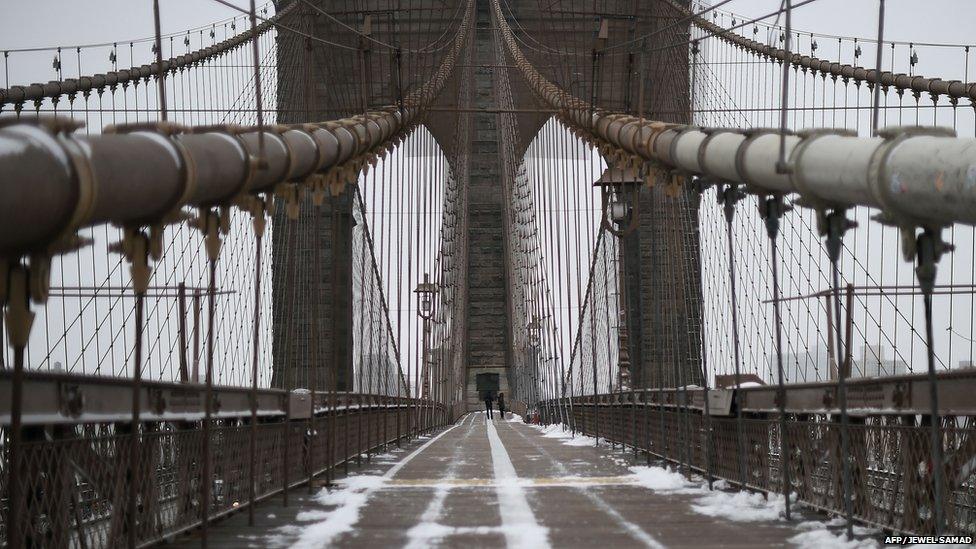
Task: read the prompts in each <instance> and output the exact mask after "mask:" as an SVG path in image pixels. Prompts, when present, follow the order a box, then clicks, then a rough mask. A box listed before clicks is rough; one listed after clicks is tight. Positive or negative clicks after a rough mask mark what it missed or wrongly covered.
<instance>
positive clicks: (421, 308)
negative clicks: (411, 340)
mask: <svg viewBox="0 0 976 549" xmlns="http://www.w3.org/2000/svg"><path fill="white" fill-rule="evenodd" d="M414 293H415V294H417V308H418V313H417V314H419V315H420V318H422V319H424V320H430V318H431V316H432V315H433V312H434V294H436V293H437V285H436V284H434V283H432V282H430V275H428V274H427V273H424V281H423V282H421V283H420V284H417V289H416V290H414Z"/></svg>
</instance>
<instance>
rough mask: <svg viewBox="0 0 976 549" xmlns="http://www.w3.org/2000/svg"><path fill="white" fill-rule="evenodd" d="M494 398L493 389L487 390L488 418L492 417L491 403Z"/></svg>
mask: <svg viewBox="0 0 976 549" xmlns="http://www.w3.org/2000/svg"><path fill="white" fill-rule="evenodd" d="M493 400H494V399H493V398H492V396H491V391H485V410H487V411H488V419H491V405H492V402H493Z"/></svg>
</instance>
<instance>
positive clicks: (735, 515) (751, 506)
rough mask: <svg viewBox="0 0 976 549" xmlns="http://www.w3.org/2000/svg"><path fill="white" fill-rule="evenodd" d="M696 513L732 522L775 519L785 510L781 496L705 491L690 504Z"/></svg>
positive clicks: (743, 491)
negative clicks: (768, 496) (770, 496)
mask: <svg viewBox="0 0 976 549" xmlns="http://www.w3.org/2000/svg"><path fill="white" fill-rule="evenodd" d="M691 509H692V510H693V511H695V512H696V513H701V514H702V515H705V516H709V517H717V518H723V519H726V520H731V521H734V522H759V521H766V520H777V519H779V518H780V516H781V515H782V514H783V513H784V512H785V510H786V505H785V504H784V502H783V498H779V497H772V498H769V499H767V498H764V497H763V495H762V494H757V493H753V492H747V491H745V490H740V491H735V492H723V491H721V490H715V491H712V492H707V493H706V494H704V495H703V496H701V497H700V498H698V499H696V500H695V501H694V503H692V504H691Z"/></svg>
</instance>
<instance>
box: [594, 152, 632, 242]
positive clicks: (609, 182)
mask: <svg viewBox="0 0 976 549" xmlns="http://www.w3.org/2000/svg"><path fill="white" fill-rule="evenodd" d="M643 182H644V178H643V177H641V175H640V174H639V173H637V171H636V170H634V169H633V168H631V167H625V168H617V167H608V168H607V169H605V170H603V174H601V175H600V179H597V180H596V182H594V183H593V186H594V187H600V194H601V196H602V198H603V226H604V228H606V229H608V230H609V231H610V232H611V233H613V234H614V235H615V236H618V237H622V236H626V235H627V234H629V233H630V232H631V231H633V230H634V228H636V227H637V220H638V217H639V215H640V208H639V205H640V201H639V196H640V186H641V184H643ZM628 199H629V200H628ZM608 216H609V219H607V217H608ZM611 221H612V222H613V224H615V225H616V226H617V227H618V229H614V228H613V227H612V226H611V223H610V222H611Z"/></svg>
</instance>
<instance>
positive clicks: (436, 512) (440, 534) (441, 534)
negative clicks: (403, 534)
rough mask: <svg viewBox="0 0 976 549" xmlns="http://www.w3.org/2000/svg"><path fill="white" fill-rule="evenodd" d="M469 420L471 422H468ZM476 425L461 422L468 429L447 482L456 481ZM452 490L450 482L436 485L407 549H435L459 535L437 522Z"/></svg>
mask: <svg viewBox="0 0 976 549" xmlns="http://www.w3.org/2000/svg"><path fill="white" fill-rule="evenodd" d="M469 419H471V421H468V420H469ZM475 424H476V423H475V421H474V418H464V420H463V421H462V422H461V425H467V427H468V429H467V431H465V432H464V434H463V435H462V438H461V441H460V442H459V443H458V444H457V445H456V446H455V447H454V452H453V453H452V455H451V461H450V464H449V465H448V467H447V472H446V473H445V474H444V480H445V481H447V480H456V479H455V474H456V473H457V468H458V457H459V456H460V455H461V452H462V450H463V449H464V444H463V443H464V441H465V440H466V439H467V437H469V436H470V435H471V431H472V430H474V427H475ZM394 482H395V481H394ZM452 488H453V485H452V484H451V483H450V482H442V483H436V484H434V497H433V498H432V499H431V500H430V503H428V504H427V508H426V509H424V513H423V514H422V515H420V522H419V523H417V525H415V526H414V527H412V528H410V530H408V531H407V539H408V540H409V543H407V546H406V548H405V549H426V548H427V547H433V546H435V545H437V544H438V543H439V542H440V541H441V540H442V539H444V538H445V537H447V536H449V535H453V534H456V533H458V530H457V529H456V528H452V527H449V526H444V525H441V524H439V523H438V522H437V521H438V520H440V518H441V514H442V513H443V512H444V500H446V499H447V495H448V493H449V492H450V491H451V489H452Z"/></svg>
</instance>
